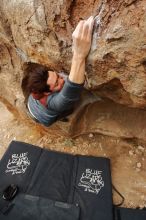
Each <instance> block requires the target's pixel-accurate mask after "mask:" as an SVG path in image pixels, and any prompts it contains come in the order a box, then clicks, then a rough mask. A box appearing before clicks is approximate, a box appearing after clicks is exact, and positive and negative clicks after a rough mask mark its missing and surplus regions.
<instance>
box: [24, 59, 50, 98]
mask: <svg viewBox="0 0 146 220" xmlns="http://www.w3.org/2000/svg"><path fill="white" fill-rule="evenodd" d="M48 71H49V69H48V68H47V67H45V66H42V65H40V64H36V63H30V64H28V65H27V66H26V68H25V69H24V77H23V79H22V84H21V87H22V91H23V94H24V96H25V98H26V99H27V98H28V96H29V95H30V93H36V94H42V93H43V92H50V88H49V85H47V79H48Z"/></svg>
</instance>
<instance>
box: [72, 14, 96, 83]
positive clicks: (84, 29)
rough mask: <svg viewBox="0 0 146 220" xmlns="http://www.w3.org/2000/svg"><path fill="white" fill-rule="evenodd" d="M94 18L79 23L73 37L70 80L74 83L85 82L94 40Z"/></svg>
mask: <svg viewBox="0 0 146 220" xmlns="http://www.w3.org/2000/svg"><path fill="white" fill-rule="evenodd" d="M93 24H94V18H93V16H91V17H89V18H88V20H82V21H80V22H79V23H78V25H77V27H76V29H75V31H74V32H73V34H72V37H73V58H72V65H71V71H70V74H69V80H70V81H71V82H74V83H78V84H82V83H83V82H84V80H85V76H84V74H85V58H86V56H87V55H88V53H89V50H90V47H91V40H92V31H93Z"/></svg>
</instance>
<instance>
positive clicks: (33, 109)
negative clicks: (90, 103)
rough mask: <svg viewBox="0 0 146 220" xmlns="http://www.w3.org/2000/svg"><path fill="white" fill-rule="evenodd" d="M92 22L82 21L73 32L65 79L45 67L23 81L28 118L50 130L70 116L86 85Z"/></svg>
mask: <svg viewBox="0 0 146 220" xmlns="http://www.w3.org/2000/svg"><path fill="white" fill-rule="evenodd" d="M93 24H94V18H93V16H91V17H89V18H88V19H87V20H81V21H80V22H79V23H78V25H77V27H76V28H75V30H74V32H73V34H72V37H73V45H72V50H73V58H72V64H71V70H70V74H69V76H68V77H66V79H65V77H64V76H63V75H61V74H58V73H56V72H54V71H52V70H48V69H47V68H46V67H43V66H39V67H37V66H36V68H33V69H32V70H31V71H30V72H29V73H28V74H27V75H26V76H25V77H24V79H23V81H22V89H23V92H24V94H25V93H26V91H27V93H29V97H28V101H27V107H28V110H29V113H30V115H31V117H32V118H33V119H34V120H35V121H37V122H39V123H41V124H43V125H45V126H50V125H51V124H52V123H54V122H55V121H57V120H58V119H61V118H63V117H64V116H66V115H69V114H70V113H71V112H72V111H73V108H74V105H75V103H77V102H78V101H79V100H80V94H81V92H82V89H83V86H84V81H85V58H86V57H87V55H88V53H89V50H90V47H91V41H92V31H93Z"/></svg>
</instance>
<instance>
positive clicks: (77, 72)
mask: <svg viewBox="0 0 146 220" xmlns="http://www.w3.org/2000/svg"><path fill="white" fill-rule="evenodd" d="M69 80H70V81H71V82H73V83H77V84H82V83H84V80H85V59H84V58H81V57H79V56H77V55H73V58H72V65H71V71H70V74H69Z"/></svg>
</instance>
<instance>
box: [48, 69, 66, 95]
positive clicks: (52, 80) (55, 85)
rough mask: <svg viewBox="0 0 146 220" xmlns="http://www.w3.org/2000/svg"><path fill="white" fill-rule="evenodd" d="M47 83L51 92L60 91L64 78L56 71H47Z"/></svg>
mask: <svg viewBox="0 0 146 220" xmlns="http://www.w3.org/2000/svg"><path fill="white" fill-rule="evenodd" d="M47 85H49V86H50V90H51V91H52V92H57V91H60V90H61V89H62V87H63V85H64V79H63V78H62V77H61V76H59V75H58V74H57V73H56V72H53V71H48V80H47Z"/></svg>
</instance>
